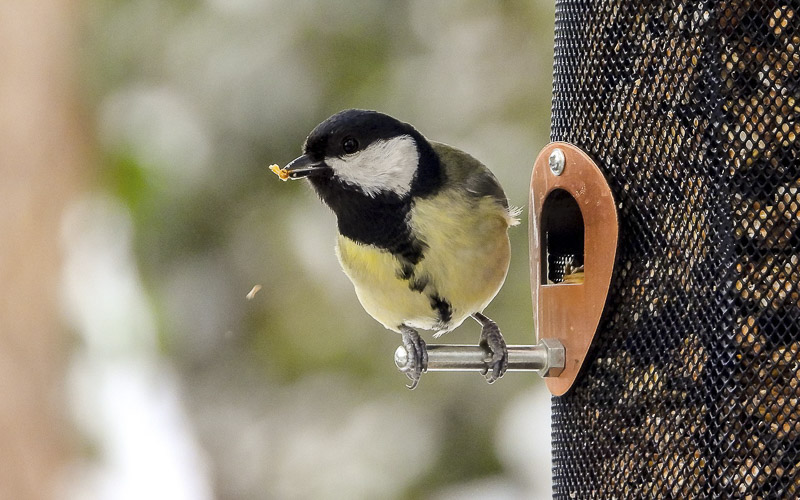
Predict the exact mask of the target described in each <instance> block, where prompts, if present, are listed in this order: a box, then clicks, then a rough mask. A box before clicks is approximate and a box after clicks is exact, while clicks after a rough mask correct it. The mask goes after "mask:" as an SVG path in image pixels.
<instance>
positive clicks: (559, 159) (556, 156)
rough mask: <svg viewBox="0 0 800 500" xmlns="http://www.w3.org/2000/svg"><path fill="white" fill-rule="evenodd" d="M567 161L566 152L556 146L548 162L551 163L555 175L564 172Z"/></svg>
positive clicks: (551, 169)
mask: <svg viewBox="0 0 800 500" xmlns="http://www.w3.org/2000/svg"><path fill="white" fill-rule="evenodd" d="M565 161H566V158H565V157H564V152H563V151H561V150H560V149H558V148H556V149H554V150H553V151H552V152H551V153H550V157H549V158H548V159H547V163H548V165H550V171H551V172H553V175H561V174H562V173H563V172H564V163H565Z"/></svg>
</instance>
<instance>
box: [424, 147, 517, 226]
mask: <svg viewBox="0 0 800 500" xmlns="http://www.w3.org/2000/svg"><path fill="white" fill-rule="evenodd" d="M431 145H432V146H433V150H434V151H435V152H436V154H437V155H438V156H439V160H440V161H441V162H442V165H444V168H445V172H446V175H447V177H448V181H447V182H448V183H450V185H452V186H464V187H465V188H466V191H467V193H469V194H471V195H474V196H475V197H476V198H482V197H484V196H490V197H492V198H494V199H495V200H497V202H498V203H500V205H502V206H503V208H505V209H506V210H508V209H509V207H508V198H507V197H506V193H505V192H504V191H503V188H502V187H501V186H500V183H499V182H498V181H497V177H495V176H494V174H493V173H492V172H491V170H489V169H488V168H486V166H485V165H484V164H483V163H481V162H479V161H478V160H476V159H475V158H473V157H472V156H471V155H469V154H467V153H465V152H463V151H461V150H459V149H456V148H454V147H452V146H448V145H447V144H442V143H440V142H431Z"/></svg>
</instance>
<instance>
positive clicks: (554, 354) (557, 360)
mask: <svg viewBox="0 0 800 500" xmlns="http://www.w3.org/2000/svg"><path fill="white" fill-rule="evenodd" d="M539 345H540V346H542V347H543V348H544V352H545V364H544V366H543V367H542V369H540V370H539V375H541V376H542V377H558V376H559V375H561V372H563V371H564V365H565V363H566V349H564V344H562V343H561V341H559V340H558V339H541V340H540V341H539Z"/></svg>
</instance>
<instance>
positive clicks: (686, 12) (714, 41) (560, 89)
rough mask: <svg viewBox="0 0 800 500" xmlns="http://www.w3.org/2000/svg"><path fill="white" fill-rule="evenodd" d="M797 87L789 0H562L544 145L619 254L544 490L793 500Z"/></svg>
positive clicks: (798, 294)
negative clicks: (593, 184) (595, 178)
mask: <svg viewBox="0 0 800 500" xmlns="http://www.w3.org/2000/svg"><path fill="white" fill-rule="evenodd" d="M798 77H800V6H798V3H797V2H791V3H790V2H771V1H747V0H730V1H714V2H710V1H709V2H689V1H662V0H658V1H655V0H630V1H629V0H624V1H623V0H619V1H595V2H591V1H570V0H563V1H559V2H557V4H556V37H555V68H554V83H553V94H554V97H553V115H552V124H551V125H552V127H551V130H552V140H554V141H567V142H571V143H573V144H575V145H577V146H579V147H580V148H582V149H583V150H585V151H586V152H588V153H589V154H590V156H592V157H593V158H594V159H595V161H596V162H597V163H598V165H599V166H600V168H601V169H602V170H603V171H604V173H605V174H606V177H607V179H608V181H609V183H610V185H611V188H612V191H613V192H614V196H615V198H616V201H617V203H618V210H619V220H620V245H619V250H618V257H617V263H616V267H615V274H614V277H613V279H612V285H611V290H610V293H609V299H608V304H607V308H606V313H605V316H604V319H603V321H602V322H601V325H600V330H599V332H598V336H597V338H596V341H595V343H596V345H595V347H593V349H592V351H591V352H590V356H589V358H588V359H587V365H586V367H585V370H584V373H583V374H582V376H581V377H580V378H579V379H578V381H577V383H576V385H575V386H574V387H573V389H572V391H571V392H570V393H568V394H567V395H566V396H563V397H556V398H554V399H553V474H554V496H555V498H559V499H574V498H604V499H605V498H674V499H685V498H765V499H766V498H800V158H798V157H799V156H800V141H798V135H800V121H799V120H798V116H799V115H800V92H799V91H798ZM586 271H587V272H590V270H588V269H587V270H586Z"/></svg>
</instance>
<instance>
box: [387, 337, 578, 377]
mask: <svg viewBox="0 0 800 500" xmlns="http://www.w3.org/2000/svg"><path fill="white" fill-rule="evenodd" d="M427 347H428V369H427V371H429V372H441V371H478V370H482V369H485V368H486V359H487V358H489V357H490V352H489V351H488V350H487V349H485V348H483V347H481V346H479V345H459V344H446V345H428V346H427ZM408 356H409V354H408V352H407V351H406V349H405V347H403V346H400V347H398V348H397V350H396V351H395V353H394V362H395V364H396V365H397V367H398V368H402V367H404V366H405V365H406V363H407V362H408ZM563 368H564V346H563V345H562V344H561V342H559V341H558V340H555V339H543V340H542V341H541V342H539V344H537V345H510V346H508V371H537V372H539V373H540V374H541V375H542V376H543V377H550V376H558V374H559V373H561V371H562V370H563Z"/></svg>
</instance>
